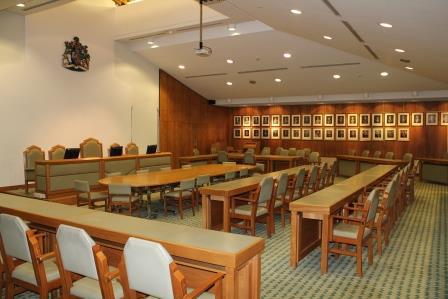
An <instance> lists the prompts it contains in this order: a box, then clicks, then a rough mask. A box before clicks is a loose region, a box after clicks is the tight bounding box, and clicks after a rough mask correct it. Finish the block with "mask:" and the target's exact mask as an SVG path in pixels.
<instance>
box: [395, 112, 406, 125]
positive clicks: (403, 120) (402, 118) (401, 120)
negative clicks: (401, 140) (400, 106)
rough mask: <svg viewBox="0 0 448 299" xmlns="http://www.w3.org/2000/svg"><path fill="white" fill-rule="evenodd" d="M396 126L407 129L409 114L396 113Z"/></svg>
mask: <svg viewBox="0 0 448 299" xmlns="http://www.w3.org/2000/svg"><path fill="white" fill-rule="evenodd" d="M397 119H398V125H399V126H406V127H409V113H398V117H397Z"/></svg>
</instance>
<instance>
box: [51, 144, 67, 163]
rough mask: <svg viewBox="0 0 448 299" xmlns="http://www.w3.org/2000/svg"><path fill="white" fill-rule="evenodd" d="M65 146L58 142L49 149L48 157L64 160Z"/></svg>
mask: <svg viewBox="0 0 448 299" xmlns="http://www.w3.org/2000/svg"><path fill="white" fill-rule="evenodd" d="M64 154H65V146H63V145H60V144H57V145H55V146H53V147H52V148H50V149H49V150H48V159H50V160H62V159H64Z"/></svg>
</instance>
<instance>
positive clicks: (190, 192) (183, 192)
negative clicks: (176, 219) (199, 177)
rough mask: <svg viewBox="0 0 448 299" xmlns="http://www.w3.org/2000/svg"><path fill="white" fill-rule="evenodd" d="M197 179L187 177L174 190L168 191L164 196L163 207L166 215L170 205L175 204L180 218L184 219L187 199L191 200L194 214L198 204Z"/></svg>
mask: <svg viewBox="0 0 448 299" xmlns="http://www.w3.org/2000/svg"><path fill="white" fill-rule="evenodd" d="M195 190H196V179H195V178H192V179H187V180H182V181H180V184H179V187H177V188H175V189H174V190H173V191H170V192H167V193H165V194H164V196H163V209H164V214H165V216H166V215H167V211H168V205H169V204H173V205H176V206H177V209H178V211H179V215H180V219H184V204H185V201H187V200H190V201H191V203H190V206H191V210H192V212H193V216H194V208H195V205H196V198H195V197H196V195H195Z"/></svg>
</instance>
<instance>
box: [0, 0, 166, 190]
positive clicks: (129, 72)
mask: <svg viewBox="0 0 448 299" xmlns="http://www.w3.org/2000/svg"><path fill="white" fill-rule="evenodd" d="M115 27H116V26H115V8H114V6H113V2H112V1H110V0H95V1H91V0H78V1H74V2H71V3H69V4H66V5H63V6H59V7H57V8H53V9H49V10H46V11H42V12H39V13H35V14H31V15H28V16H26V17H22V16H14V15H10V14H5V13H2V14H0V113H1V114H0V115H1V117H0V130H1V141H0V142H1V146H0V148H1V150H0V151H1V152H0V186H9V185H17V184H22V183H23V162H22V160H23V159H22V152H23V150H24V149H25V148H26V147H27V146H29V145H32V144H35V145H38V146H40V147H42V148H43V149H45V150H48V149H49V148H50V147H51V146H53V145H55V144H62V145H65V146H67V147H78V146H79V143H80V142H81V141H82V140H84V139H85V138H87V137H95V138H98V139H99V140H100V141H101V142H102V143H103V151H104V152H106V148H107V147H108V146H109V145H110V144H111V143H113V142H118V143H120V144H123V145H126V144H127V143H128V142H129V141H130V140H131V106H133V111H134V113H133V140H134V142H136V143H137V144H138V145H139V147H140V148H141V150H144V148H146V145H147V144H150V143H156V142H157V114H158V112H157V110H158V102H159V78H158V68H157V67H156V66H154V65H151V64H149V63H148V62H147V61H146V60H144V59H143V58H141V57H140V56H138V55H137V54H135V53H133V52H131V51H130V50H128V49H127V47H126V46H125V45H123V44H120V43H117V42H114V36H115V32H114V29H113V28H115ZM74 36H79V37H80V39H81V43H83V44H85V45H88V46H89V53H90V55H91V64H90V70H89V71H88V72H84V73H78V72H72V71H69V70H66V69H64V68H63V67H62V53H63V51H64V41H66V40H71V39H72V38H73V37H74Z"/></svg>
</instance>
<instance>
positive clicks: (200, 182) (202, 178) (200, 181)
mask: <svg viewBox="0 0 448 299" xmlns="http://www.w3.org/2000/svg"><path fill="white" fill-rule="evenodd" d="M210 184H211V178H210V175H209V174H203V175H199V176H198V177H197V178H196V187H195V191H196V203H197V206H198V211H199V206H200V205H201V203H202V201H201V197H200V195H201V194H200V193H199V188H201V187H206V186H210Z"/></svg>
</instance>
